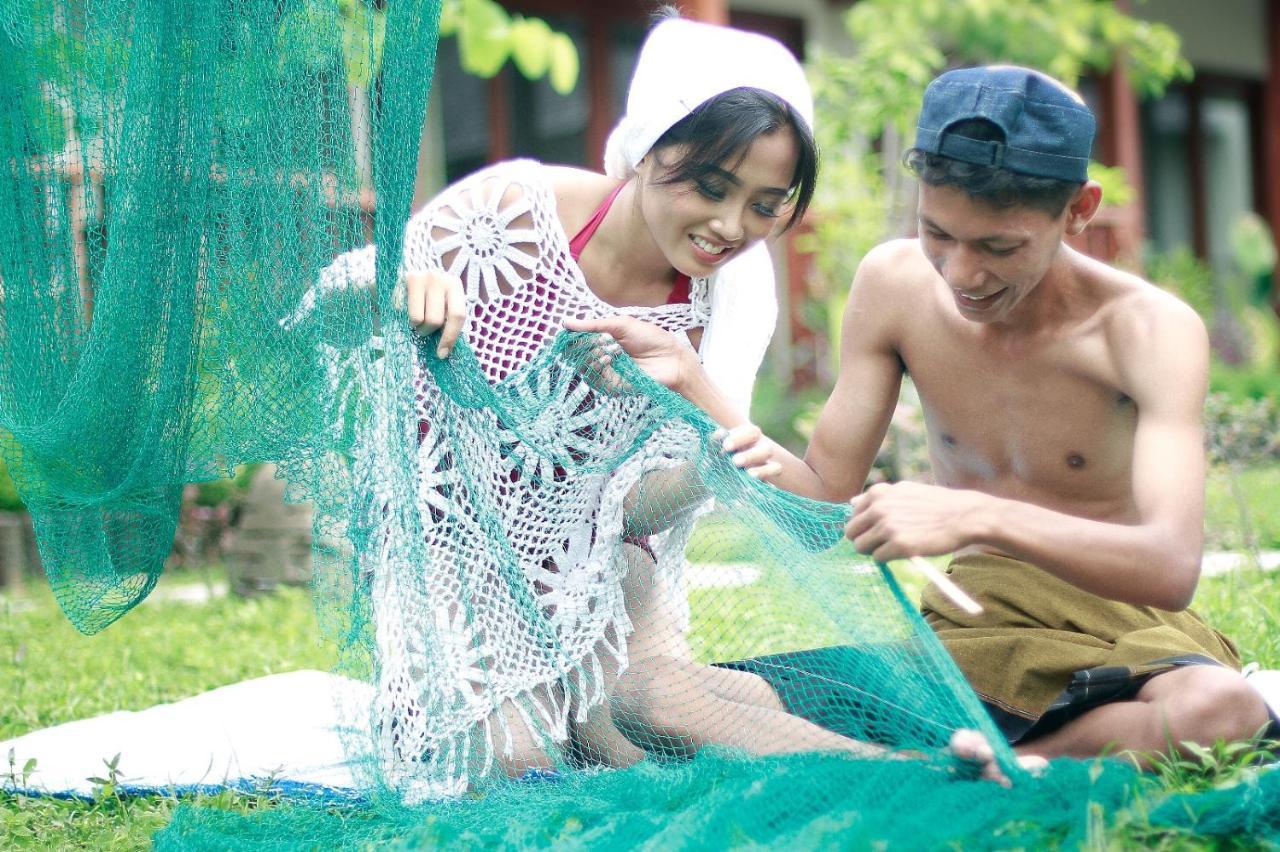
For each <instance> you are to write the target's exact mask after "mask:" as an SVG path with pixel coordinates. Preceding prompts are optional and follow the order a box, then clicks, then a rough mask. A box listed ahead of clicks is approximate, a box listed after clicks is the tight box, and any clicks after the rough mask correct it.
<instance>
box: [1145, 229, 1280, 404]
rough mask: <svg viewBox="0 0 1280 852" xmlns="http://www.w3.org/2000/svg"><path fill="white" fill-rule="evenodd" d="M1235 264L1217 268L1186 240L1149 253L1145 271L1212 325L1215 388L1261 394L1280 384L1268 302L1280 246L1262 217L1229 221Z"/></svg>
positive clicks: (1279, 328) (1276, 330) (1279, 341)
mask: <svg viewBox="0 0 1280 852" xmlns="http://www.w3.org/2000/svg"><path fill="white" fill-rule="evenodd" d="M1230 240H1231V268H1230V270H1229V271H1227V272H1215V271H1214V269H1213V268H1212V267H1210V266H1209V265H1208V264H1207V263H1206V262H1205V261H1203V260H1200V259H1199V258H1197V257H1196V256H1195V254H1194V253H1192V251H1191V249H1190V248H1188V247H1186V246H1180V247H1178V248H1177V249H1174V250H1173V251H1171V252H1168V253H1165V254H1157V255H1152V256H1150V257H1148V258H1147V262H1146V268H1147V277H1148V278H1149V279H1150V280H1151V281H1153V282H1154V283H1156V284H1158V285H1160V286H1161V287H1164V288H1165V289H1166V290H1169V291H1170V292H1172V293H1174V294H1176V295H1177V296H1178V297H1180V298H1181V299H1182V300H1183V301H1184V302H1186V303H1187V304H1188V305H1190V306H1191V307H1192V308H1193V309H1194V310H1195V311H1196V313H1198V314H1199V315H1200V317H1201V319H1203V320H1204V322H1205V325H1206V326H1208V328H1209V335H1210V341H1211V342H1212V344H1213V349H1214V353H1215V354H1216V355H1217V356H1218V358H1217V361H1216V362H1215V364H1214V375H1213V379H1214V389H1216V390H1222V391H1226V392H1229V393H1232V394H1233V395H1235V396H1237V397H1257V396H1261V395H1263V394H1264V393H1266V392H1271V393H1273V394H1274V393H1275V391H1276V390H1277V389H1280V384H1278V383H1280V377H1277V375H1276V372H1277V368H1278V367H1280V325H1277V323H1276V321H1275V317H1274V315H1273V314H1272V312H1271V309H1270V307H1269V306H1268V305H1267V297H1268V293H1269V290H1270V288H1269V286H1268V276H1269V274H1270V273H1271V271H1272V270H1273V269H1274V267H1275V263H1276V246H1275V243H1274V241H1273V240H1272V238H1271V229H1270V228H1269V227H1268V226H1267V223H1266V221H1265V220H1263V219H1262V217H1260V216H1257V215H1256V214H1253V213H1246V214H1244V215H1242V216H1241V217H1240V218H1239V219H1237V220H1236V221H1235V222H1234V223H1233V225H1232V227H1231V237H1230Z"/></svg>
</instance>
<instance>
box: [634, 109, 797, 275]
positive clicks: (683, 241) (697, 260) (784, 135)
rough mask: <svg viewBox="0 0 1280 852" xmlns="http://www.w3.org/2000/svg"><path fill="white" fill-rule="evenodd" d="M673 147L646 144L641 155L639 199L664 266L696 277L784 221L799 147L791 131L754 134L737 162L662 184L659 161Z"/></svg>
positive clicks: (669, 156) (673, 153)
mask: <svg viewBox="0 0 1280 852" xmlns="http://www.w3.org/2000/svg"><path fill="white" fill-rule="evenodd" d="M680 153H681V151H680V149H679V147H673V148H668V149H661V150H655V151H650V152H649V154H648V155H647V156H646V157H645V158H644V159H643V160H642V161H641V162H640V165H639V168H638V169H637V174H638V190H639V191H638V196H639V202H638V203H639V205H640V210H641V215H642V216H643V218H644V221H645V223H646V225H647V226H648V228H649V232H650V234H651V235H652V236H653V239H654V242H655V243H656V244H657V246H658V248H659V249H660V250H661V251H662V253H663V255H664V256H665V257H666V258H667V261H668V262H669V263H670V264H671V266H672V267H674V268H675V269H676V270H677V271H679V272H683V273H684V274H686V275H688V276H690V277H692V278H703V277H706V276H708V275H710V274H711V273H712V272H714V271H715V270H716V269H717V268H718V267H720V266H722V265H723V264H724V263H726V262H727V261H728V260H729V259H730V258H732V257H734V256H736V255H738V254H741V253H742V252H743V251H744V250H745V249H746V248H748V247H750V246H751V245H753V244H754V243H756V242H758V241H759V240H761V239H764V238H765V237H767V236H768V235H769V234H770V232H771V231H773V229H774V228H775V227H776V226H778V225H779V223H780V222H785V221H786V217H787V216H788V215H789V214H790V212H791V206H792V205H791V197H792V195H793V193H792V187H791V182H792V180H793V179H794V177H795V174H796V163H797V160H798V158H799V147H798V145H797V143H796V139H795V134H794V133H793V132H792V131H791V130H789V129H782V130H776V131H774V132H772V133H766V134H763V135H761V136H757V137H756V138H755V140H754V141H752V143H751V144H750V145H749V146H748V147H747V149H746V151H745V152H744V153H743V155H742V157H741V158H740V159H739V160H738V161H737V162H728V163H721V164H718V165H707V166H706V167H704V168H702V169H699V170H698V171H699V174H698V176H697V177H696V178H693V179H691V180H687V181H680V182H677V183H664V182H663V179H664V178H665V177H666V176H667V174H668V168H667V167H666V165H665V164H667V163H670V162H674V161H676V160H677V159H678V158H679V156H680Z"/></svg>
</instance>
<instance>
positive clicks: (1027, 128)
mask: <svg viewBox="0 0 1280 852" xmlns="http://www.w3.org/2000/svg"><path fill="white" fill-rule="evenodd" d="M973 118H981V119H986V120H987V121H990V122H991V123H992V124H994V125H996V126H997V127H999V128H1000V129H1001V130H1003V131H1004V141H1003V142H991V141H982V140H977V139H970V138H968V137H966V136H960V135H958V134H955V133H952V132H951V128H952V127H953V126H954V125H955V124H957V123H958V122H961V121H965V120H967V119H973ZM1095 127H1096V122H1095V121H1094V118H1093V113H1092V112H1090V111H1089V108H1088V107H1087V106H1085V105H1084V103H1083V102H1082V101H1081V100H1080V97H1079V95H1077V94H1075V93H1074V92H1072V91H1071V90H1070V89H1068V88H1067V87H1066V86H1064V85H1062V84H1061V83H1059V82H1058V81H1057V80H1055V79H1053V78H1052V77H1049V76H1048V75H1045V74H1041V73H1040V72H1039V71H1033V70H1032V69H1030V68H1019V67H1017V66H1013V65H988V66H984V67H981V68H961V69H959V70H956V71H948V72H947V73H946V74H943V75H942V76H941V77H938V78H937V79H936V80H934V81H933V82H932V83H930V84H929V87H928V88H927V89H925V92H924V104H923V106H922V107H921V110H920V122H919V124H918V125H917V127H916V147H917V148H919V149H920V150H921V151H925V152H926V153H929V154H940V155H942V156H944V157H949V158H951V159H953V160H960V161H962V162H966V163H976V164H978V165H988V166H1000V167H1003V168H1006V169H1008V170H1010V171H1014V172H1019V173H1021V174H1026V175H1034V176H1037V177H1047V178H1054V179H1057V180H1065V181H1072V182H1075V183H1083V182H1084V181H1086V180H1088V179H1089V153H1090V151H1091V149H1092V148H1093V133H1094V129H1095Z"/></svg>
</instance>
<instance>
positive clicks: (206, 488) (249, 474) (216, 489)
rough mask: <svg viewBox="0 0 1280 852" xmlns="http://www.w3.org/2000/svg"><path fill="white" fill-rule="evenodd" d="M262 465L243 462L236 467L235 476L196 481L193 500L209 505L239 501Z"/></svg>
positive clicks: (197, 503) (200, 504)
mask: <svg viewBox="0 0 1280 852" xmlns="http://www.w3.org/2000/svg"><path fill="white" fill-rule="evenodd" d="M260 467H262V465H261V464H242V465H240V466H239V467H237V468H236V473H235V476H230V477H226V478H223V479H211V480H209V481H207V482H198V483H196V485H195V496H194V498H193V502H194V503H195V504H196V505H197V506H208V507H213V506H225V505H234V504H235V503H238V502H239V501H240V500H241V499H242V498H243V497H244V495H245V494H246V493H247V492H248V490H249V483H250V481H251V480H252V479H253V474H254V471H256V470H257V469H258V468H260Z"/></svg>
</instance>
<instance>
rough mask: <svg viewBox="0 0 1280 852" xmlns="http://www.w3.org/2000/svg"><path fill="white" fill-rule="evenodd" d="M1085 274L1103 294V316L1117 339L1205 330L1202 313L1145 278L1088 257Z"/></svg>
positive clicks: (1149, 339)
mask: <svg viewBox="0 0 1280 852" xmlns="http://www.w3.org/2000/svg"><path fill="white" fill-rule="evenodd" d="M1086 262H1087V264H1088V266H1087V267H1086V274H1087V275H1089V276H1090V277H1091V278H1092V279H1093V280H1094V282H1095V286H1097V288H1098V291H1099V292H1100V293H1102V294H1103V300H1102V315H1103V320H1104V322H1105V325H1106V328H1107V331H1108V333H1109V334H1110V335H1111V336H1113V337H1116V338H1117V339H1118V341H1121V342H1123V341H1126V340H1128V341H1134V342H1142V341H1146V342H1150V343H1156V342H1158V340H1157V339H1158V338H1164V337H1167V336H1176V337H1178V338H1180V339H1184V340H1185V339H1186V338H1187V337H1188V336H1192V337H1198V336H1201V335H1203V334H1204V333H1205V331H1204V321H1203V320H1202V319H1201V318H1200V316H1199V314H1197V313H1196V312H1195V310H1194V309H1192V307H1191V306H1190V305H1188V304H1187V303H1186V302H1184V301H1182V300H1181V299H1179V298H1178V297H1177V296H1176V295H1174V294H1173V293H1171V292H1169V291H1168V290H1166V289H1164V288H1163V287H1159V286H1157V285H1155V284H1153V283H1151V282H1150V281H1147V280H1146V279H1144V278H1142V277H1140V276H1138V275H1135V274H1134V273H1131V272H1126V271H1123V270H1120V269H1116V268H1115V267H1113V266H1109V265H1107V264H1105V263H1102V262H1101V261H1098V260H1093V259H1088V260H1087V261H1086Z"/></svg>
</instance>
